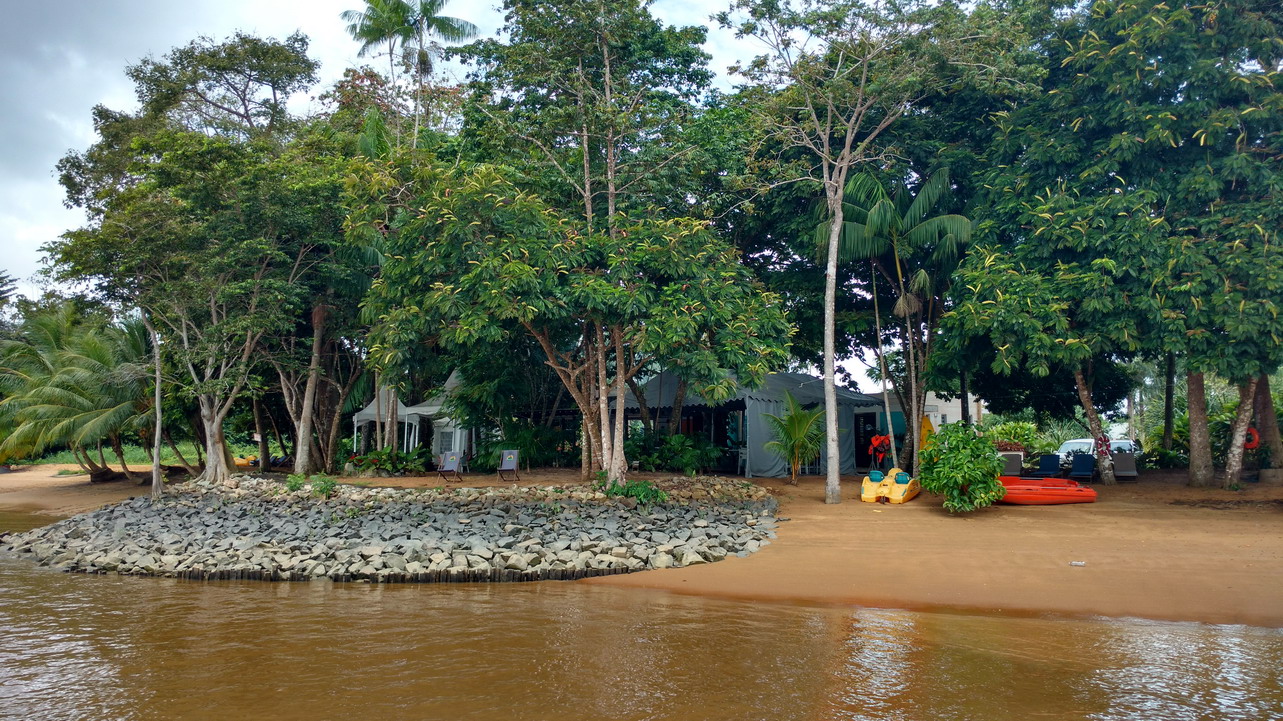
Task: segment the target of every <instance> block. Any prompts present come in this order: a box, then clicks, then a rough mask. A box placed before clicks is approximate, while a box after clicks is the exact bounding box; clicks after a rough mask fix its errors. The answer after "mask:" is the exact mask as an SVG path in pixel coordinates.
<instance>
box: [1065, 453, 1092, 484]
mask: <svg viewBox="0 0 1283 721" xmlns="http://www.w3.org/2000/svg"><path fill="white" fill-rule="evenodd" d="M1095 475H1096V457H1095V456H1093V455H1091V454H1090V453H1075V454H1074V455H1073V464H1072V465H1071V466H1070V467H1069V480H1071V481H1087V482H1090V481H1091V479H1092V477H1093V476H1095Z"/></svg>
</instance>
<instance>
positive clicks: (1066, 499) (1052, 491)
mask: <svg viewBox="0 0 1283 721" xmlns="http://www.w3.org/2000/svg"><path fill="white" fill-rule="evenodd" d="M998 480H999V481H1002V485H1003V486H1005V487H1006V489H1007V494H1006V495H1005V496H1003V497H1002V499H1001V500H1000V501H999V502H1000V503H1014V504H1016V505H1020V506H1051V505H1056V504H1060V503H1094V502H1095V501H1096V489H1094V488H1087V487H1085V486H1080V485H1078V483H1077V482H1076V481H1067V480H1065V479H1063V478H1017V477H1016V476H998Z"/></svg>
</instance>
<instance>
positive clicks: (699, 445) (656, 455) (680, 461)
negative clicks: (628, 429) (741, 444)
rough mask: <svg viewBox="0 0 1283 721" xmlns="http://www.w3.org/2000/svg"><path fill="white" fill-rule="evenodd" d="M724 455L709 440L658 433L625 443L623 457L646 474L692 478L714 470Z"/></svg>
mask: <svg viewBox="0 0 1283 721" xmlns="http://www.w3.org/2000/svg"><path fill="white" fill-rule="evenodd" d="M724 452H725V451H724V450H723V449H721V448H718V447H717V446H715V445H713V444H712V442H710V441H709V440H708V439H706V438H695V437H692V436H684V435H682V434H680V433H675V434H673V435H667V434H664V433H659V432H656V431H647V432H645V433H635V434H632V435H630V436H629V437H628V440H627V441H625V442H624V455H625V457H627V458H628V460H629V461H632V462H635V463H637V467H638V468H640V469H641V470H643V471H670V472H673V473H684V474H686V475H688V476H689V475H693V474H695V473H698V472H700V471H703V470H706V469H708V468H711V467H712V466H714V465H715V464H716V463H717V462H718V461H719V460H721V457H722V453H724Z"/></svg>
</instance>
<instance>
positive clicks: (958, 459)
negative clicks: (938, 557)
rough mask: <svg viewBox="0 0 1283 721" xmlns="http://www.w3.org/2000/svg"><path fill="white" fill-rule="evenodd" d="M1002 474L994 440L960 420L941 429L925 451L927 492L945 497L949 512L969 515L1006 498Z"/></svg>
mask: <svg viewBox="0 0 1283 721" xmlns="http://www.w3.org/2000/svg"><path fill="white" fill-rule="evenodd" d="M1001 471H1002V459H1001V458H999V457H998V451H997V449H996V448H994V445H993V441H991V440H990V439H989V438H986V437H985V436H983V435H981V434H980V433H978V432H977V431H976V429H975V427H974V426H972V425H970V424H967V423H962V422H961V421H959V422H957V423H950V424H948V425H945V426H943V427H941V428H940V429H939V430H938V431H936V434H935V435H934V436H932V437H931V443H930V444H929V445H928V446H927V447H925V448H923V449H922V473H921V474H920V476H919V480H921V481H922V487H923V488H924V489H926V490H927V491H930V492H931V493H936V494H939V495H942V496H944V507H945V510H947V511H950V512H953V513H965V512H967V511H974V510H976V509H977V508H983V507H985V506H988V505H991V504H993V503H994V502H995V501H997V500H999V499H1000V498H1002V496H1003V494H1004V493H1005V490H1004V488H1003V485H1002V482H1001V481H999V480H998V474H999V473H1000V472H1001Z"/></svg>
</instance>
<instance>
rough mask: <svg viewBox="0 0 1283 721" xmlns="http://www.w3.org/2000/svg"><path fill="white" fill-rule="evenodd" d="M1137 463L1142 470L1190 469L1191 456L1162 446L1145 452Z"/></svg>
mask: <svg viewBox="0 0 1283 721" xmlns="http://www.w3.org/2000/svg"><path fill="white" fill-rule="evenodd" d="M1136 461H1137V462H1138V463H1140V466H1141V468H1189V456H1187V455H1185V454H1184V453H1181V452H1180V451H1175V450H1172V451H1169V450H1167V449H1166V448H1163V447H1162V446H1158V447H1156V448H1151V449H1149V450H1148V451H1145V452H1144V453H1142V454H1141V455H1140V458H1137V459H1136Z"/></svg>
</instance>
